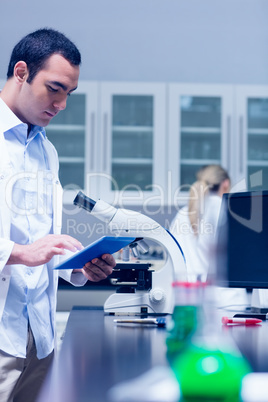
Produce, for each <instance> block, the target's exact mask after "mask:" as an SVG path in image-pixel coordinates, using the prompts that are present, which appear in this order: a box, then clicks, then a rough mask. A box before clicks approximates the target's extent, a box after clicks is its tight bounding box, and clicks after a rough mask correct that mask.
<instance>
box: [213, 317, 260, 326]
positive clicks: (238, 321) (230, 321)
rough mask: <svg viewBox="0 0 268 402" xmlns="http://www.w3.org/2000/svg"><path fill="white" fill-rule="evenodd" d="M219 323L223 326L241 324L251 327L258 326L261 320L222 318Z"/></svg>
mask: <svg viewBox="0 0 268 402" xmlns="http://www.w3.org/2000/svg"><path fill="white" fill-rule="evenodd" d="M221 322H222V323H223V324H225V325H227V324H243V325H253V324H260V323H261V322H262V320H259V319H258V318H228V317H222V319H221Z"/></svg>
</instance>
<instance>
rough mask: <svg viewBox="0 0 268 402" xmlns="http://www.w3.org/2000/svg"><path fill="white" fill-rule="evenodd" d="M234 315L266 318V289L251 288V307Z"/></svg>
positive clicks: (267, 302)
mask: <svg viewBox="0 0 268 402" xmlns="http://www.w3.org/2000/svg"><path fill="white" fill-rule="evenodd" d="M266 315H267V316H266ZM234 317H255V318H261V319H263V320H265V319H268V289H253V291H252V295H251V308H249V309H246V311H245V312H244V313H238V314H235V315H234Z"/></svg>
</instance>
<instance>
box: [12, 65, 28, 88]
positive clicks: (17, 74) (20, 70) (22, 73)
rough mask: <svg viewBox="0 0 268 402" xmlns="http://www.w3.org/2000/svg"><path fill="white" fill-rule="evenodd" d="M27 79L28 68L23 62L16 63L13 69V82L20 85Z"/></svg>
mask: <svg viewBox="0 0 268 402" xmlns="http://www.w3.org/2000/svg"><path fill="white" fill-rule="evenodd" d="M27 77H28V68H27V64H26V63H25V61H18V62H17V63H16V64H15V67H14V78H15V80H16V81H17V82H18V83H20V84H22V83H23V82H25V81H26V80H27Z"/></svg>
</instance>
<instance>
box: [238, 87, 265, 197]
mask: <svg viewBox="0 0 268 402" xmlns="http://www.w3.org/2000/svg"><path fill="white" fill-rule="evenodd" d="M235 99H236V120H235V123H236V126H235V129H234V131H235V134H236V135H235V143H234V148H235V149H236V155H237V158H236V159H235V168H234V177H235V183H236V186H237V189H238V190H239V189H240V188H241V189H242V190H243V189H245V188H247V189H251V190H268V87H255V86H253V87H249V86H238V87H236V88H235Z"/></svg>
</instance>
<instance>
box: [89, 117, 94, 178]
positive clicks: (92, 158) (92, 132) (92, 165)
mask: <svg viewBox="0 0 268 402" xmlns="http://www.w3.org/2000/svg"><path fill="white" fill-rule="evenodd" d="M90 138H91V144H90V171H91V172H93V171H94V168H95V113H93V112H92V113H91V115H90Z"/></svg>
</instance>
